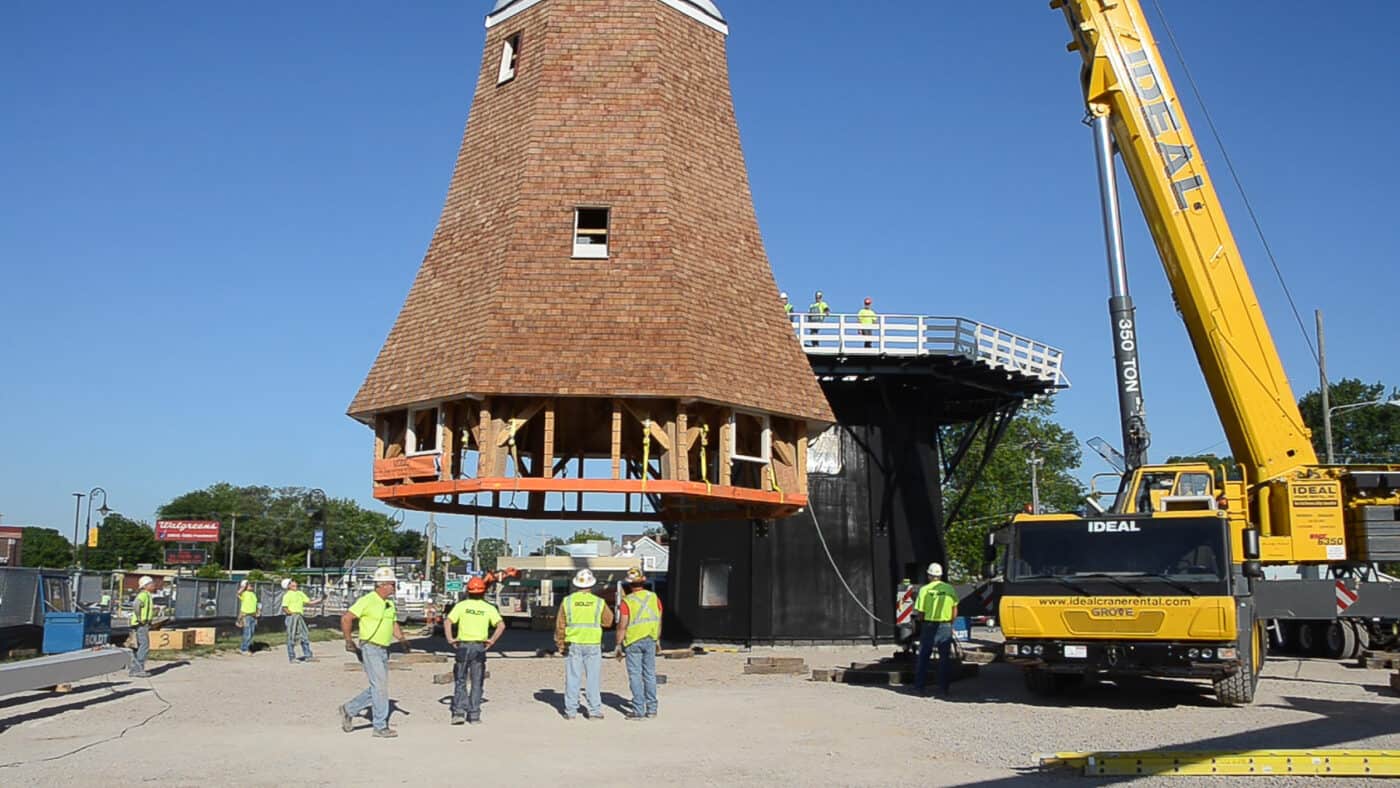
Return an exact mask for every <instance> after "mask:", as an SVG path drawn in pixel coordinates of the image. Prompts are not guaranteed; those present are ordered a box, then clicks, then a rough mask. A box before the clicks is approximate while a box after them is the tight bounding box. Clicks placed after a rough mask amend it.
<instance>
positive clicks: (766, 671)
mask: <svg viewBox="0 0 1400 788" xmlns="http://www.w3.org/2000/svg"><path fill="white" fill-rule="evenodd" d="M806 672H807V665H806V663H803V664H801V665H745V666H744V673H746V674H748V675H750V676H771V675H787V676H790V675H796V674H798V673H806Z"/></svg>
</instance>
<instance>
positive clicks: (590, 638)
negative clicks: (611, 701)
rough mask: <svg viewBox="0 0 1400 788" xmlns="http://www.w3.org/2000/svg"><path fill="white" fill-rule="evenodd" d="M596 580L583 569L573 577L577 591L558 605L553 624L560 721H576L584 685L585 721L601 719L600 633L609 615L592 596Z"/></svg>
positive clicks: (609, 620) (601, 651)
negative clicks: (559, 664) (560, 681)
mask: <svg viewBox="0 0 1400 788" xmlns="http://www.w3.org/2000/svg"><path fill="white" fill-rule="evenodd" d="M597 584H598V579H597V578H596V577H594V576H593V573H592V572H591V571H589V570H587V569H581V570H579V572H578V574H576V575H574V581H573V585H574V588H576V589H578V590H577V591H575V592H574V593H572V594H569V595H568V596H566V597H564V599H563V601H561V602H560V603H559V616H558V617H557V618H556V619H555V621H554V644H555V645H556V646H558V647H559V650H560V651H561V652H563V654H564V718H565V719H569V720H572V719H577V718H578V701H579V685H580V684H581V683H582V684H586V685H587V700H588V719H590V720H601V719H603V690H602V685H601V682H602V674H603V630H604V629H606V628H608V627H610V626H612V624H613V614H612V610H611V609H609V608H608V606H607V604H606V603H604V602H603V600H602V599H601V598H600V597H599V596H598V595H597V594H594V593H593V586H595V585H597Z"/></svg>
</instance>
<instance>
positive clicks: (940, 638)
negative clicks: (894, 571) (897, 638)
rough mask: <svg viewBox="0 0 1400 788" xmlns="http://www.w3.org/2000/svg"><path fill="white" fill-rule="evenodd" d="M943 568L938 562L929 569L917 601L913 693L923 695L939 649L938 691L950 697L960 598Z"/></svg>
mask: <svg viewBox="0 0 1400 788" xmlns="http://www.w3.org/2000/svg"><path fill="white" fill-rule="evenodd" d="M942 578H943V566H942V565H941V564H939V563H938V562H936V561H935V562H934V563H931V564H929V565H928V583H926V584H925V585H924V586H923V587H922V588H920V589H919V596H918V597H917V598H916V599H915V601H914V616H915V618H917V619H918V620H919V622H920V627H919V661H918V663H917V664H916V665H915V668H914V689H915V690H917V691H918V693H919V694H920V695H923V694H924V686H925V684H926V683H927V681H928V658H929V655H930V654H932V653H933V649H934V647H935V646H937V647H938V691H939V693H940V694H942V695H945V696H946V695H947V694H948V682H949V680H950V678H951V676H952V659H951V655H950V654H949V652H950V651H951V650H952V648H953V619H954V618H956V617H957V615H958V594H957V591H955V590H953V587H952V586H951V585H949V584H947V583H945V582H943V579H942Z"/></svg>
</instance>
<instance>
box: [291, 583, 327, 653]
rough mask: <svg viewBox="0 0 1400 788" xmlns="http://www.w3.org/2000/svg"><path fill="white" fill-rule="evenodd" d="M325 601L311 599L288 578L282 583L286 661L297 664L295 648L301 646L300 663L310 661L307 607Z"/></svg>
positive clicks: (322, 599) (322, 598) (323, 599)
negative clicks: (285, 629) (306, 617)
mask: <svg viewBox="0 0 1400 788" xmlns="http://www.w3.org/2000/svg"><path fill="white" fill-rule="evenodd" d="M324 601H326V599H325V597H321V598H320V599H312V598H311V597H309V596H307V595H306V592H305V591H302V590H301V586H300V585H298V584H297V581H295V580H292V579H291V578H288V579H286V580H283V581H282V615H283V616H284V618H283V619H282V622H283V623H284V624H286V627H287V661H288V662H293V663H295V662H297V661H298V660H297V656H296V646H297V644H298V643H300V644H301V660H300V661H301V662H307V661H310V659H311V630H310V629H308V628H307V626H306V619H305V618H304V615H305V613H306V606H307V605H317V604H320V603H322V602H324Z"/></svg>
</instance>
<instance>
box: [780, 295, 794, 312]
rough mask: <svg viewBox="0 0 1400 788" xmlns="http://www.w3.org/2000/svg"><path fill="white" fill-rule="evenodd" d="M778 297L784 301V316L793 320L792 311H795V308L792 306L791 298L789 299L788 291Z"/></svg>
mask: <svg viewBox="0 0 1400 788" xmlns="http://www.w3.org/2000/svg"><path fill="white" fill-rule="evenodd" d="M778 297H779V298H781V299H783V314H784V315H787V316H788V318H789V319H791V318H792V310H793V309H794V307H793V305H792V299H791V298H788V294H787V291H786V290H784V291H783V292H781V293H779V294H778Z"/></svg>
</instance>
